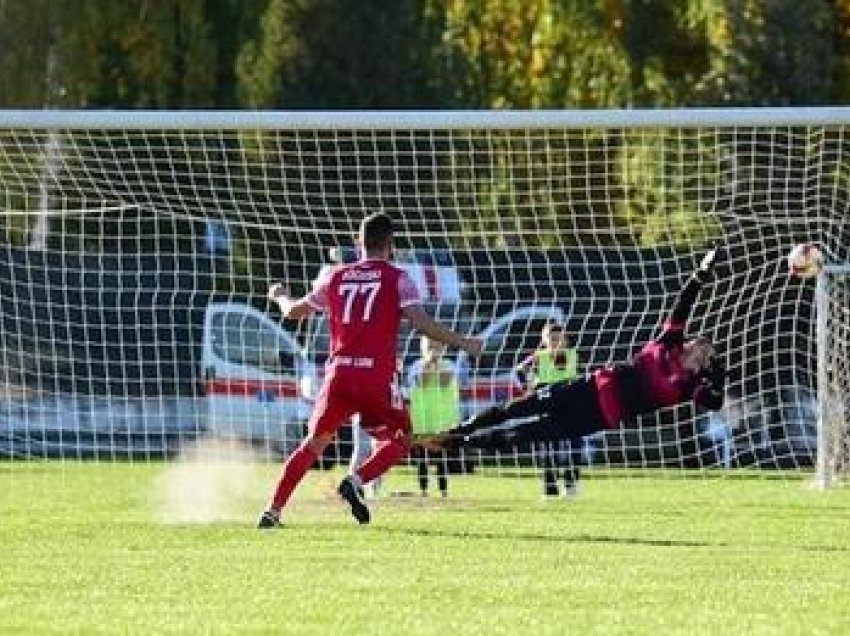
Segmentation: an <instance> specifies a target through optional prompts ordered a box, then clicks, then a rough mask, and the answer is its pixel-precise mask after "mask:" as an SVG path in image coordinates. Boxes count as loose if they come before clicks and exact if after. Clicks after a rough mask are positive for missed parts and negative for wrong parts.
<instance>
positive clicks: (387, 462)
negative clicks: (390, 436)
mask: <svg viewBox="0 0 850 636" xmlns="http://www.w3.org/2000/svg"><path fill="white" fill-rule="evenodd" d="M407 449H408V446H407V444H403V443H402V442H399V441H397V440H389V441H386V442H381V443H380V444H379V445H378V447H377V448H376V449H375V452H374V453H372V455H370V456H369V458H368V459H367V460H366V461H365V462H363V465H362V466H360V468H358V469H357V470H356V471H355V473H356V474H357V476H358V477H359V478H360V480H361V481H362V482H363V483H364V484H368V483H369V482H370V481H372V480H373V479H376V478H378V477H380V476H381V475H383V474H384V473H385V472H387V471H388V470H389V469H390V468H392V467H393V466H395V465H396V464H397V463H398V462H399V461H400V460H401V458H402V457H404V456H405V455H406V454H407Z"/></svg>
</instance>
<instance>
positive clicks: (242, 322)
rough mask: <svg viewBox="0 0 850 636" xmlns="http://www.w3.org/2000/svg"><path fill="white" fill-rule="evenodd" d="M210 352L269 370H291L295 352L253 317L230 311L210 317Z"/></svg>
mask: <svg viewBox="0 0 850 636" xmlns="http://www.w3.org/2000/svg"><path fill="white" fill-rule="evenodd" d="M212 334H213V341H212V344H213V351H214V352H215V354H216V356H218V357H219V358H221V359H222V360H224V361H226V362H228V363H231V364H241V365H247V366H253V367H259V368H261V369H263V370H264V371H267V372H269V373H281V372H283V371H290V372H292V371H293V370H294V367H295V353H294V352H293V351H292V350H291V347H289V346H288V343H286V341H285V340H283V339H282V338H280V335H279V334H278V333H276V332H275V331H274V330H273V329H272V328H271V327H269V326H268V325H265V324H263V323H262V322H261V321H260V320H259V319H258V318H257V317H255V316H249V315H245V314H240V313H234V312H224V313H220V314H216V315H215V316H213V320H212Z"/></svg>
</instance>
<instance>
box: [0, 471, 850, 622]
mask: <svg viewBox="0 0 850 636" xmlns="http://www.w3.org/2000/svg"><path fill="white" fill-rule="evenodd" d="M174 470H175V467H174V466H168V465H164V464H151V465H145V464H115V465H108V464H96V463H88V464H87V463H83V464H73V463H66V464H59V463H53V464H51V463H45V464H0V484H2V485H3V487H2V492H0V514H2V524H0V546H2V548H0V633H4V634H5V633H14V634H19V633H51V632H52V633H79V634H94V633H110V634H113V633H138V634H164V633H188V634H200V633H219V634H235V633H275V634H322V635H326V634H404V635H406V636H414V635H417V634H448V635H450V636H458V635H462V634H592V633H598V634H671V633H680V634H715V633H717V634H759V633H761V634H777V633H782V634H785V633H787V634H817V633H821V634H847V633H850V490H848V489H838V490H835V491H829V492H826V493H820V492H813V491H811V490H809V489H808V488H806V486H805V484H804V483H803V482H802V481H800V480H796V481H795V480H784V479H781V480H780V479H772V480H768V479H721V478H707V479H671V478H666V477H664V476H663V475H656V476H650V477H646V478H635V477H627V478H617V477H611V478H605V479H601V478H591V479H588V480H586V481H585V482H584V483H583V486H584V488H583V491H582V493H581V496H580V497H579V498H578V499H577V500H574V501H563V502H546V503H544V502H541V501H539V500H538V499H537V496H536V492H537V483H536V481H535V480H521V479H518V478H499V479H497V478H485V477H467V478H456V479H455V480H454V481H453V482H452V489H453V490H452V497H451V498H450V499H449V500H448V501H445V502H442V501H436V500H420V499H418V498H387V499H383V500H381V501H379V502H377V503H376V504H375V507H374V520H373V524H372V525H371V526H368V527H362V528H361V527H358V526H357V525H356V524H355V523H354V522H353V520H351V519H350V518H349V517H348V515H347V512H346V510H345V509H344V508H343V507H342V506H341V505H340V504H339V503H337V502H336V501H334V500H333V499H332V498H330V497H326V496H325V492H326V491H327V490H328V488H329V486H330V485H332V484H333V482H334V479H335V476H332V475H328V474H323V473H311V475H310V477H309V479H308V482H306V483H305V487H304V489H303V490H302V491H299V498H298V499H297V501H296V502H294V503H295V505H294V506H293V508H292V509H291V510H290V511H289V515H288V518H287V522H288V523H287V527H285V528H283V529H280V530H278V531H272V532H259V531H257V530H255V529H254V528H253V522H254V518H255V516H256V513H257V512H258V511H259V509H260V508H261V507H262V503H263V500H264V498H265V495H266V494H267V492H268V490H269V489H270V487H271V484H272V480H273V478H274V475H275V473H276V470H277V469H276V467H274V466H263V467H260V468H258V469H257V471H256V473H253V474H251V475H250V476H249V477H248V478H246V475H245V474H242V475H241V476H240V477H239V479H240V480H242V484H241V486H240V488H239V489H231V490H230V491H229V492H228V494H227V496H226V497H229V499H230V501H228V502H218V503H217V504H215V506H216V507H217V510H216V515H214V516H212V517H210V518H214V519H220V520H219V521H216V522H214V523H187V522H180V521H175V520H179V519H180V517H179V515H177V514H176V513H175V511H174V510H171V511H168V510H167V506H165V504H166V503H168V501H170V500H171V499H173V498H174V497H175V496H178V499H179V495H180V494H183V495H185V494H187V492H182V493H180V492H178V493H177V494H175V490H174V488H175V487H177V488H178V491H179V487H181V486H182V487H183V488H184V489H185V490H186V491H188V494H189V495H190V497H197V499H198V501H199V502H202V501H204V497H206V494H205V491H206V490H209V488H210V487H215V488H220V486H217V482H216V481H215V479H218V478H219V477H220V476H217V477H215V479H213V478H212V477H209V476H208V477H206V478H204V479H202V480H201V481H198V480H195V481H192V480H185V479H177V480H176V481H175V480H174V479H172V477H173V476H174ZM235 470H236V467H234V471H235ZM393 479H394V480H395V484H394V485H395V487H405V486H406V487H408V488H409V487H411V486H412V484H413V478H412V477H411V476H410V475H409V474H406V473H405V472H404V471H399V472H397V473H396V474H395V475H394V477H393ZM167 484H170V485H171V487H172V489H171V490H170V491H169V490H167V488H168V486H167ZM175 484H176V486H175ZM246 485H247V486H250V487H247V488H246V487H245V486H246ZM391 487H392V486H391ZM171 503H172V504H173V503H174V502H173V501H172V502H171ZM223 503H228V504H229V508H228V509H227V510H225V509H224V506H223ZM204 505H206V504H204ZM173 507H174V506H173V505H172V508H173ZM177 508H178V509H179V506H177Z"/></svg>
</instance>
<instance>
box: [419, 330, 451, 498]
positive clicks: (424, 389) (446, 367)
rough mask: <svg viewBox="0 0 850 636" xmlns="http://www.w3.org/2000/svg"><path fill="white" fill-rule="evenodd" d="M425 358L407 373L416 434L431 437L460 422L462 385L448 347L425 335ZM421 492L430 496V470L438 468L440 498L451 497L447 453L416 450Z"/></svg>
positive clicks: (423, 341)
mask: <svg viewBox="0 0 850 636" xmlns="http://www.w3.org/2000/svg"><path fill="white" fill-rule="evenodd" d="M420 344H421V353H422V357H421V358H420V359H418V360H417V361H416V362H414V363H413V364H412V365H411V366H410V368H409V369H408V371H407V382H406V384H407V390H408V398H409V399H410V419H411V423H412V425H413V432H414V434H419V435H422V434H424V435H431V434H437V433H440V432H442V431H444V430H445V429H447V428H450V427H452V426H454V425H455V424H456V423H457V422H458V420H459V419H460V383H459V379H458V373H457V368H456V366H455V365H454V364H453V363H452V362H451V361H450V360H448V359H446V358H445V357H444V354H445V352H446V347H445V345H443V344H441V343H439V342H437V341H436V340H432V339H431V338H428V337H427V336H422V340H421V342H420ZM412 457H413V461H414V463H415V464H416V468H417V473H418V477H419V492H420V494H422V495H423V496H427V495H428V467H429V466H430V465H432V464H433V465H434V466H435V468H436V473H437V487H438V488H439V490H440V495H442V496H443V497H446V496H448V492H449V490H448V488H449V483H448V476H447V473H448V468H447V463H448V459H447V457H446V453H445V452H444V451H428V450H425V449H418V450H416V451H415V452H414V453H413V455H412Z"/></svg>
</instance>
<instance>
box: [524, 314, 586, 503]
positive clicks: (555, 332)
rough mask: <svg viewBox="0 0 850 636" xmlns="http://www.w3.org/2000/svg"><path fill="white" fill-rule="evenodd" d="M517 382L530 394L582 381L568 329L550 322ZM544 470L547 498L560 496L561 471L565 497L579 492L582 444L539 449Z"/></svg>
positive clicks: (547, 444) (562, 442)
mask: <svg viewBox="0 0 850 636" xmlns="http://www.w3.org/2000/svg"><path fill="white" fill-rule="evenodd" d="M516 373H517V378H518V379H519V381H520V383H521V384H522V385H523V387H524V388H526V389H527V390H529V391H534V390H536V389H538V388H540V387H542V386H544V385H547V384H552V383H554V382H565V381H571V380H574V379H575V378H577V377H578V352H577V351H576V350H575V348H574V347H572V346H571V343H570V340H569V336H567V334H566V329H565V328H564V325H562V324H561V323H560V322H558V321H557V320H554V319H552V320H548V321H546V324H544V325H543V329H542V331H541V334H540V346H539V347H538V348H537V349H536V350H535V351H534V352H532V353H531V354H530V355H529V356H527V357H526V358H525V359H524V360H523V361H522V362H520V363H519V365H518V366H517V368H516ZM535 446H536V448H535V450H536V454H537V457H538V460H539V463H540V465H541V466H542V468H543V471H542V476H543V496H544V497H557V496H558V469H559V468H562V469H563V479H564V495H567V496H570V495H575V494H576V493H577V491H578V480H579V477H580V471H579V463H580V461H581V440H580V439H576V440H557V441H554V442H541V443H539V444H536V445H535Z"/></svg>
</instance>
